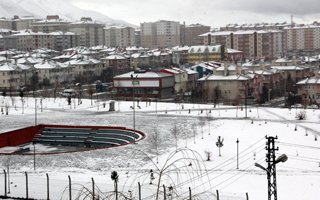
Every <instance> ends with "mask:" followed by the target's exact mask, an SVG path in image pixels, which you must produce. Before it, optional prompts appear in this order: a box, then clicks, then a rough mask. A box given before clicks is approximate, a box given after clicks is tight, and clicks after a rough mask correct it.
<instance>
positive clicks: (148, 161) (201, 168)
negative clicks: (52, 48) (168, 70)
mask: <svg viewBox="0 0 320 200" xmlns="http://www.w3.org/2000/svg"><path fill="white" fill-rule="evenodd" d="M41 101H42V103H40V102H41ZM103 103H106V106H105V107H104V106H103ZM12 104H14V105H15V106H12ZM35 105H37V109H35ZM130 106H132V102H118V101H116V102H115V109H116V111H114V112H109V111H108V110H109V102H102V101H100V102H98V101H96V100H93V102H92V104H91V101H90V100H82V104H80V105H78V100H75V101H72V105H71V106H70V105H67V101H66V99H65V98H57V99H55V100H54V99H42V100H40V99H39V98H38V99H37V101H36V103H35V100H34V99H33V98H25V103H24V105H23V106H22V101H21V99H20V98H17V99H14V100H12V99H11V98H9V97H6V98H5V99H4V98H3V97H0V107H1V108H2V111H3V113H4V114H1V113H0V132H1V133H2V132H5V131H9V130H14V129H17V128H22V127H26V126H32V125H34V124H35V121H36V123H37V124H42V123H46V124H65V125H105V126H125V127H128V128H132V127H133V110H132V109H131V108H130ZM135 106H136V110H135V111H136V112H135V123H136V129H137V130H140V131H142V132H144V133H146V135H147V137H146V138H145V139H144V140H142V141H140V142H139V143H138V144H132V145H127V146H123V147H116V148H111V149H103V150H93V151H87V152H79V153H71V154H59V155H37V156H36V170H34V168H33V167H34V166H33V164H34V158H33V156H32V155H31V156H18V155H15V156H13V155H11V156H7V155H0V166H1V169H8V167H9V170H10V182H11V184H10V194H9V195H10V196H14V197H25V195H26V189H25V174H24V172H28V174H29V176H28V178H29V197H32V198H36V199H46V197H47V190H46V173H47V174H48V175H49V177H50V198H51V199H69V196H68V195H69V191H68V175H70V177H71V180H72V195H73V199H75V198H76V197H77V196H80V195H81V192H83V191H86V189H88V190H90V191H91V187H92V186H91V178H94V181H95V186H96V190H95V193H96V194H97V193H99V197H100V198H101V199H115V197H114V196H113V194H114V193H113V192H112V191H113V190H114V184H113V181H112V180H111V178H110V175H111V172H112V171H117V172H118V174H119V182H118V185H119V186H118V188H119V191H120V192H121V193H122V194H123V195H125V196H126V197H128V198H129V197H133V199H138V182H139V183H140V184H141V190H142V191H141V195H142V199H156V196H155V195H156V191H157V186H158V185H159V186H160V188H159V197H160V198H159V199H163V185H165V186H166V194H167V195H168V194H170V195H171V197H173V199H187V198H188V195H189V187H190V188H191V191H192V195H193V196H194V197H193V199H209V198H210V199H216V198H215V195H216V191H217V190H218V191H219V194H220V199H221V200H233V199H245V198H246V193H248V196H249V199H254V200H265V199H267V176H266V172H265V171H263V170H262V169H260V168H257V167H255V166H254V163H255V162H257V163H260V164H261V165H263V166H266V165H267V164H266V162H265V157H266V150H265V147H266V141H267V140H266V138H265V136H266V135H268V136H277V137H278V139H277V140H276V142H277V143H276V146H278V147H279V151H277V153H278V155H280V154H283V153H285V154H286V155H287V156H288V161H287V162H284V163H278V164H277V185H278V198H279V199H285V200H287V199H290V200H295V199H297V200H301V199H304V200H318V199H319V198H320V197H319V196H320V193H319V191H320V140H319V139H320V138H318V137H320V125H319V122H320V111H319V109H317V110H313V109H307V110H304V109H291V110H289V109H280V108H266V107H248V108H247V109H245V108H244V107H242V108H241V107H231V106H223V105H218V106H216V107H214V106H213V105H203V104H185V103H181V104H173V103H160V102H158V103H155V102H151V104H150V103H149V102H140V103H139V105H138V106H137V103H136V104H135ZM6 107H8V108H9V109H8V115H6V114H5V112H6ZM35 111H37V114H36V115H35ZM301 112H305V114H306V119H305V120H297V119H296V116H297V115H298V114H299V113H301ZM35 116H36V120H35ZM246 116H247V118H245V117H246ZM218 136H221V138H223V139H224V142H223V147H221V149H220V150H221V156H219V149H218V147H217V146H216V142H217V138H218ZM237 139H238V140H239V165H238V167H239V168H238V169H237V143H236V141H237ZM0 150H1V149H0ZM208 155H211V157H210V161H207V156H208ZM150 170H153V175H154V179H151V178H150V177H151V173H150ZM160 176H161V178H160ZM159 178H160V179H159ZM159 180H160V182H158V181H159ZM150 182H151V183H152V184H150ZM159 183H160V184H159ZM169 188H170V189H171V190H169ZM90 191H89V192H90ZM83 193H85V192H83ZM3 194H4V175H3V173H2V170H1V174H0V195H3ZM80 199H84V196H82V197H81V198H80ZM87 199H90V198H89V197H88V198H87ZM169 199H170V198H169Z"/></svg>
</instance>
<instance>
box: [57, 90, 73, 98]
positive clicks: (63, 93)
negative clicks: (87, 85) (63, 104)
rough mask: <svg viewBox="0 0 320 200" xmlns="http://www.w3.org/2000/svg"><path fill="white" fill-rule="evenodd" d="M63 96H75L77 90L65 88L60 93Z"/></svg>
mask: <svg viewBox="0 0 320 200" xmlns="http://www.w3.org/2000/svg"><path fill="white" fill-rule="evenodd" d="M60 95H61V96H63V97H75V96H76V91H75V90H74V89H65V90H63V91H62V92H61V93H60Z"/></svg>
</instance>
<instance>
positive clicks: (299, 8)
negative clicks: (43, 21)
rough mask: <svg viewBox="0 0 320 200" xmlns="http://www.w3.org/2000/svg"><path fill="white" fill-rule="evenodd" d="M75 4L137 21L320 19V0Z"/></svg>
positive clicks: (95, 0)
mask: <svg viewBox="0 0 320 200" xmlns="http://www.w3.org/2000/svg"><path fill="white" fill-rule="evenodd" d="M71 1H72V2H73V3H74V5H76V6H78V7H80V8H82V9H87V10H94V11H98V12H100V13H102V14H105V15H107V16H108V17H111V18H114V19H121V20H124V21H127V22H129V23H132V24H135V25H138V26H139V25H140V23H141V22H153V21H157V20H162V19H163V20H173V21H179V22H183V21H185V22H186V24H191V23H201V24H204V25H210V26H212V27H219V26H223V25H226V24H228V23H238V24H243V23H256V22H284V21H287V22H290V16H291V15H293V20H294V21H295V22H297V23H312V22H313V21H320V12H319V9H320V1H319V0H264V1H262V0H89V1H88V0H71Z"/></svg>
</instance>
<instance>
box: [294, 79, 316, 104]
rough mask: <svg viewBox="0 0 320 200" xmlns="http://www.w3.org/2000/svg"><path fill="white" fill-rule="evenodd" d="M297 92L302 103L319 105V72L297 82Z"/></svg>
mask: <svg viewBox="0 0 320 200" xmlns="http://www.w3.org/2000/svg"><path fill="white" fill-rule="evenodd" d="M297 94H298V95H299V96H301V99H302V104H303V105H310V104H317V105H318V106H319V105H320V74H319V73H318V74H317V75H316V76H314V77H308V78H305V79H303V80H301V81H299V82H298V83H297Z"/></svg>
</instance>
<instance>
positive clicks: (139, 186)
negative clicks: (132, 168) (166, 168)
mask: <svg viewBox="0 0 320 200" xmlns="http://www.w3.org/2000/svg"><path fill="white" fill-rule="evenodd" d="M138 188H139V200H141V185H140V182H138Z"/></svg>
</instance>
